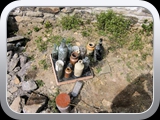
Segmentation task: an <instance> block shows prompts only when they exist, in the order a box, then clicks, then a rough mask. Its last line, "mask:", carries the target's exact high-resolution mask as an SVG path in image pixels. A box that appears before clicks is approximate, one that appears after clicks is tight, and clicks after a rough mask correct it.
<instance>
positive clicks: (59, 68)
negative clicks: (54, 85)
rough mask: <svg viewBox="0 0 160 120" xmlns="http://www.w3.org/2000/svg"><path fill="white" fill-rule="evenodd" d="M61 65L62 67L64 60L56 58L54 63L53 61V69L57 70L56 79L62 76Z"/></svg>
mask: <svg viewBox="0 0 160 120" xmlns="http://www.w3.org/2000/svg"><path fill="white" fill-rule="evenodd" d="M63 67H64V62H63V61H62V60H57V61H56V63H55V69H56V71H57V77H58V79H61V78H62V74H63Z"/></svg>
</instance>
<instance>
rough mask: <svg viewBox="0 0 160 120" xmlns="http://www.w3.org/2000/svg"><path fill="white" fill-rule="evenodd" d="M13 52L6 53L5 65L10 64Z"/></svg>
mask: <svg viewBox="0 0 160 120" xmlns="http://www.w3.org/2000/svg"><path fill="white" fill-rule="evenodd" d="M12 55H13V52H12V51H8V52H7V63H8V62H10V60H11V58H12Z"/></svg>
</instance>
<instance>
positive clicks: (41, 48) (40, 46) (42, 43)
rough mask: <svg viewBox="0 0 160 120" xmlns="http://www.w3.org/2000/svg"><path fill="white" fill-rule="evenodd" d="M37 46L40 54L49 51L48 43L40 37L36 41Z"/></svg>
mask: <svg viewBox="0 0 160 120" xmlns="http://www.w3.org/2000/svg"><path fill="white" fill-rule="evenodd" d="M35 42H36V46H37V48H38V50H39V51H40V52H43V51H46V50H47V43H46V42H45V41H43V40H42V37H38V38H37V39H36V40H35Z"/></svg>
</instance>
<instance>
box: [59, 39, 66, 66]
mask: <svg viewBox="0 0 160 120" xmlns="http://www.w3.org/2000/svg"><path fill="white" fill-rule="evenodd" d="M67 55H68V48H67V46H66V40H65V39H64V38H63V39H62V41H61V44H60V46H59V48H58V60H62V61H63V62H64V64H65V63H66V61H67Z"/></svg>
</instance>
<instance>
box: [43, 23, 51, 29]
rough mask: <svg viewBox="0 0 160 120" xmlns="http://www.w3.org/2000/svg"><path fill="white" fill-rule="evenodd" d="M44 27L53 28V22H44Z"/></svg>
mask: <svg viewBox="0 0 160 120" xmlns="http://www.w3.org/2000/svg"><path fill="white" fill-rule="evenodd" d="M44 27H45V28H47V29H49V28H52V27H53V26H52V23H51V22H50V21H46V22H45V23H44Z"/></svg>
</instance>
